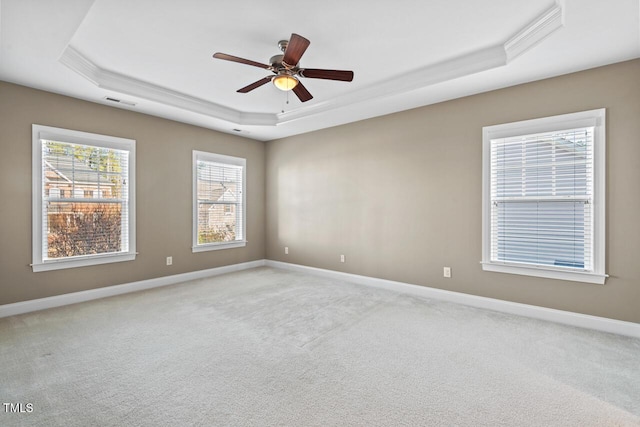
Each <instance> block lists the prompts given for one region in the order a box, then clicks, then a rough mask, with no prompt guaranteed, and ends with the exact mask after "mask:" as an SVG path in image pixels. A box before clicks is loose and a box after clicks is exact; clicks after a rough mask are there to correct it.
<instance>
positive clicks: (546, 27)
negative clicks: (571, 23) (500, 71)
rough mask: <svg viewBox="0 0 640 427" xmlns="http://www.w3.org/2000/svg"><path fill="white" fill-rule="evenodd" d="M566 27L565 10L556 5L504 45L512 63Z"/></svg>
mask: <svg viewBox="0 0 640 427" xmlns="http://www.w3.org/2000/svg"><path fill="white" fill-rule="evenodd" d="M562 26H564V10H563V8H562V7H561V6H560V5H559V4H558V3H556V4H555V5H553V6H552V7H551V8H549V9H547V10H546V11H545V12H544V13H542V14H541V15H540V16H538V18H536V19H535V20H534V21H532V22H531V23H530V24H529V25H527V26H526V27H524V28H523V29H522V30H520V31H519V32H518V33H517V34H516V35H515V36H513V37H511V38H510V39H509V40H507V41H506V42H505V43H504V50H505V52H506V53H507V60H508V61H512V60H514V59H515V58H517V57H518V56H520V55H522V54H523V53H525V52H526V51H528V50H529V49H531V48H532V47H534V46H535V45H537V44H538V43H540V42H541V41H542V40H544V39H545V38H547V37H548V36H550V35H551V34H553V33H554V32H555V31H556V30H558V29H560V28H561V27H562Z"/></svg>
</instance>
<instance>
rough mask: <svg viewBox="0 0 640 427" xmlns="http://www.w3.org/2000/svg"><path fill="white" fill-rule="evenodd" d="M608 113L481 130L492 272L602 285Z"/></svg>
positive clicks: (486, 247)
mask: <svg viewBox="0 0 640 427" xmlns="http://www.w3.org/2000/svg"><path fill="white" fill-rule="evenodd" d="M604 168H605V110H604V109H600V110H592V111H585V112H580V113H573V114H566V115H562V116H554V117H549V118H543V119H535V120H527V121H523V122H517V123H509V124H503V125H496V126H488V127H485V128H484V129H483V236H482V240H483V250H482V265H483V269H484V270H487V271H496V272H503V273H512V274H523V275H530V276H538V277H547V278H554V279H563V280H573V281H579V282H588V283H599V284H603V283H604V281H605V279H606V277H607V276H606V274H605V272H604V260H605V234H604V233H605V206H604V202H605V194H604V192H605V185H604V179H605V170H604Z"/></svg>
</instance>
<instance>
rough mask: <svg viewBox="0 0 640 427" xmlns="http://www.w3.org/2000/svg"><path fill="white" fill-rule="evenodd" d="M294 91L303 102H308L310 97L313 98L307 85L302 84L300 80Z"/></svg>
mask: <svg viewBox="0 0 640 427" xmlns="http://www.w3.org/2000/svg"><path fill="white" fill-rule="evenodd" d="M293 92H294V93H295V94H296V96H297V97H298V99H300V101H302V102H307V101H308V100H310V99H313V96H311V94H310V93H309V91H308V90H307V88H306V87H304V85H303V84H302V82H298V84H297V85H296V87H294V88H293Z"/></svg>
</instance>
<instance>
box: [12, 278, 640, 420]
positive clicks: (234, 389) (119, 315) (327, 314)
mask: <svg viewBox="0 0 640 427" xmlns="http://www.w3.org/2000/svg"><path fill="white" fill-rule="evenodd" d="M0 400H1V402H0V403H3V402H21V403H32V404H33V408H34V410H33V412H32V413H27V414H11V413H10V414H6V413H4V412H3V411H2V410H3V407H0V425H2V426H14V425H18V426H23V425H24V426H31V425H36V426H66V427H73V426H188V425H202V426H209V425H223V426H233V425H238V426H249V425H254V426H269V425H286V426H329V425H340V426H344V425H353V426H365V425H366V426H383V425H384V426H410V425H426V426H581V427H584V426H637V425H640V340H638V339H633V338H628V337H621V336H616V335H611V334H606V333H600V332H595V331H589V330H582V329H578V328H573V327H568V326H562V325H557V324H554V323H549V322H544V321H539V320H533V319H527V318H521V317H517V316H512V315H506V314H500V313H496V312H491V311H486V310H480V309H475V308H471V307H465V306H460V305H456V304H451V303H444V302H439V301H435V300H430V299H424V298H419V297H415V296H408V295H402V294H397V293H394V292H391V291H385V290H380V289H374V288H368V287H363V286H359V285H353V284H350V283H346V282H340V281H332V280H328V279H323V278H318V277H313V276H307V275H303V274H299V273H292V272H288V271H283V270H277V269H271V268H259V269H254V270H247V271H243V272H238V273H233V274H228V275H224V276H219V277H214V278H210V279H205V280H199V281H194V282H189V283H185V284H182V285H176V286H171V287H166V288H159V289H154V290H150V291H145V292H139V293H135V294H129V295H122V296H118V297H113V298H108V299H103V300H98V301H92V302H88V303H83V304H78V305H74V306H68V307H62V308H57V309H52V310H47V311H43V312H38V313H31V314H26V315H21V316H14V317H10V318H7V319H1V320H0Z"/></svg>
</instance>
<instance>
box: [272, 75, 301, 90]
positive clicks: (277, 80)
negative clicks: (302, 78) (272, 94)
mask: <svg viewBox="0 0 640 427" xmlns="http://www.w3.org/2000/svg"><path fill="white" fill-rule="evenodd" d="M271 81H272V82H273V85H274V86H275V87H277V88H278V89H280V90H283V91H288V90H292V89H293V88H294V87H296V86H297V85H298V79H296V78H295V77H293V76H290V75H288V74H279V75H277V76H275V77H274V78H273V79H272V80H271Z"/></svg>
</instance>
